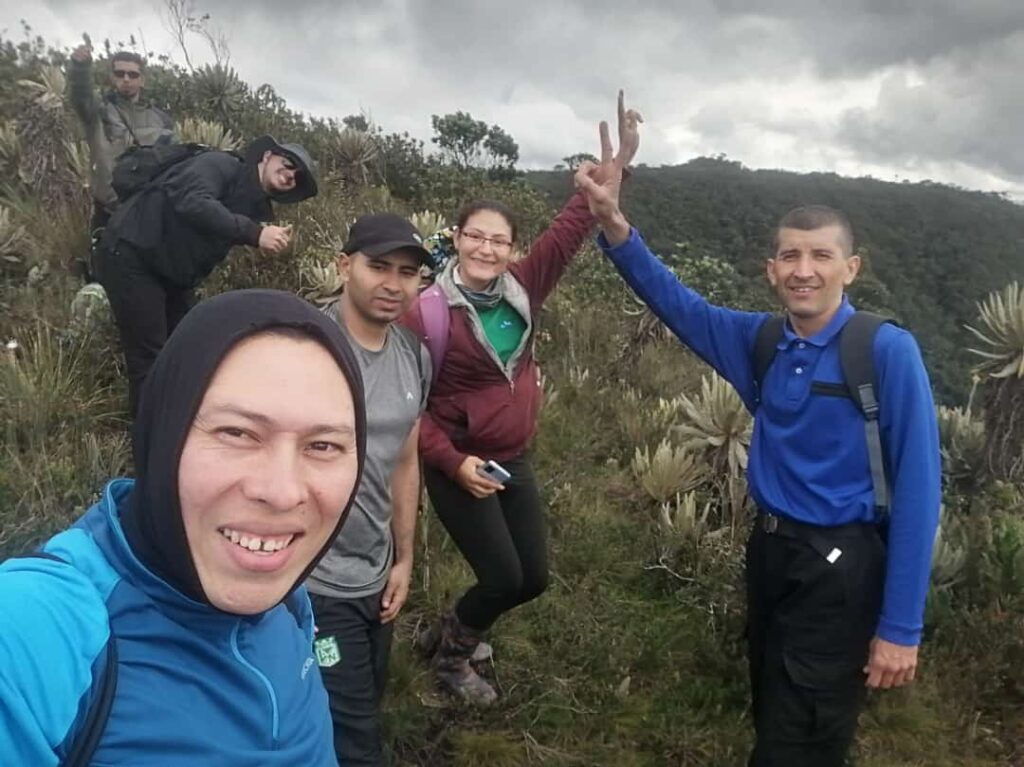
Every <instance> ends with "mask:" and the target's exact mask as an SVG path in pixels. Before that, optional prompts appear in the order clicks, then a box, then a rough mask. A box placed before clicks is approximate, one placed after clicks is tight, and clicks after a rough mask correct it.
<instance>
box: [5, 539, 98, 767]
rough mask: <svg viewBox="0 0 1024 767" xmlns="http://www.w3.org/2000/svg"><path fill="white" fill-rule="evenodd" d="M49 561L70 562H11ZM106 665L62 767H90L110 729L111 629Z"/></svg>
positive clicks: (42, 554) (44, 554)
mask: <svg viewBox="0 0 1024 767" xmlns="http://www.w3.org/2000/svg"><path fill="white" fill-rule="evenodd" d="M15 558H17V559H29V558H37V559H49V560H50V561H51V562H63V563H64V564H69V563H68V562H67V560H65V559H62V558H61V557H58V556H55V555H54V554H50V553H49V552H46V551H34V552H32V553H31V554H23V555H20V556H19V557H12V559H15ZM105 651H106V656H107V658H106V663H104V664H103V679H102V681H101V682H100V689H99V692H98V693H97V695H96V698H95V700H93V702H92V704H91V705H90V707H89V712H88V714H86V717H85V721H84V722H83V723H82V729H81V730H80V731H79V732H78V735H77V736H76V737H75V740H74V741H73V743H72V745H71V748H70V749H68V754H67V756H66V757H64V761H62V762H61V767H89V764H90V763H91V762H92V756H93V754H94V753H95V752H96V747H97V746H98V745H99V743H100V738H101V737H103V731H104V730H105V729H106V727H107V719H109V718H110V708H111V706H113V704H114V694H115V693H116V692H117V640H116V639H115V638H114V632H113V630H111V632H110V638H109V639H107V645H106V648H105Z"/></svg>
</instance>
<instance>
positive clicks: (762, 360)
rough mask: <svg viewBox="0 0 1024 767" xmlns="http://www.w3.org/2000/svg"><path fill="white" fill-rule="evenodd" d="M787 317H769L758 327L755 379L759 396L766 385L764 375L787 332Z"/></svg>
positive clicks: (755, 349)
mask: <svg viewBox="0 0 1024 767" xmlns="http://www.w3.org/2000/svg"><path fill="white" fill-rule="evenodd" d="M785 327H786V318H785V317H778V316H776V317H769V318H768V319H767V320H765V322H764V323H763V324H762V325H761V327H760V328H758V329H757V338H756V339H755V341H754V380H755V381H756V382H757V396H758V399H760V397H761V387H763V386H764V377H765V375H767V373H768V368H770V367H771V365H772V360H774V359H775V352H777V351H778V346H779V341H781V340H782V336H783V334H784V332H785Z"/></svg>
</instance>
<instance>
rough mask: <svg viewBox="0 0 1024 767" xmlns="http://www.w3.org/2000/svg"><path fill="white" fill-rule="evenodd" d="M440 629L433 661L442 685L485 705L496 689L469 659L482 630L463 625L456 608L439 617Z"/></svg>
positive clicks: (478, 642) (474, 702) (463, 696)
mask: <svg viewBox="0 0 1024 767" xmlns="http://www.w3.org/2000/svg"><path fill="white" fill-rule="evenodd" d="M440 633H441V638H440V641H439V642H438V648H437V653H436V654H435V655H434V661H433V664H434V668H435V669H436V670H437V678H438V680H439V681H440V682H441V686H442V687H444V688H445V689H446V690H448V691H449V692H450V693H452V694H453V695H455V696H456V697H459V698H462V699H463V700H464V701H466V702H467V703H472V704H473V705H475V706H487V705H490V704H491V703H493V702H494V701H495V700H497V699H498V693H496V692H495V691H494V688H493V687H491V685H489V684H488V683H487V681H486V680H485V679H484V678H483V677H481V676H480V675H479V674H477V673H476V671H475V670H474V669H473V667H472V666H471V665H470V663H469V661H470V658H471V657H472V656H473V653H474V651H475V650H476V648H477V646H478V645H479V644H480V639H481V637H482V635H483V632H481V631H476V630H474V629H471V628H469V626H465V625H463V624H462V623H461V622H460V621H459V619H458V618H457V617H455V612H454V611H449V612H446V613H445V614H444V616H443V617H442V618H441V632H440Z"/></svg>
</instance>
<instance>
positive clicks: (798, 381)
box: [598, 230, 941, 646]
mask: <svg viewBox="0 0 1024 767" xmlns="http://www.w3.org/2000/svg"><path fill="white" fill-rule="evenodd" d="M598 244H599V245H600V246H601V248H602V250H604V252H605V254H606V255H607V256H608V258H609V259H610V260H611V262H612V263H613V264H614V265H615V267H616V269H618V271H619V273H620V274H621V275H622V276H623V278H624V279H625V280H626V282H627V283H628V284H629V286H630V287H631V288H633V290H634V291H635V292H636V294H637V295H638V296H639V297H640V298H641V299H642V300H643V301H644V303H646V304H647V305H648V306H649V307H650V308H651V310H652V311H653V312H654V313H655V314H656V315H657V316H658V318H659V319H661V321H662V322H664V323H665V325H667V326H668V328H669V329H670V330H671V331H672V332H673V333H674V334H675V335H676V336H677V337H678V338H679V339H680V340H681V341H682V342H683V343H684V344H686V346H688V347H689V348H690V349H691V350H692V351H693V352H694V353H695V354H697V355H698V356H699V357H700V358H701V359H703V360H704V361H705V362H707V363H708V364H709V365H711V367H713V368H714V369H715V370H716V371H718V373H719V374H720V375H721V376H722V377H723V378H725V379H726V380H728V381H729V382H730V383H731V384H732V385H733V386H734V387H735V388H736V390H737V391H738V392H739V395H740V397H741V398H742V399H743V402H744V404H746V406H747V408H748V409H749V410H750V411H751V412H752V413H753V414H754V431H753V435H752V438H751V445H750V460H749V463H748V468H747V481H748V484H749V486H750V493H751V496H752V497H753V499H754V501H755V502H756V503H757V505H758V507H760V508H761V509H763V510H765V511H768V512H771V513H773V514H778V515H781V516H784V517H789V518H791V519H795V520H797V521H800V522H806V523H810V524H814V525H822V526H835V525H844V524H848V523H851V522H869V523H870V522H874V521H876V520H875V512H874V493H873V491H872V485H871V472H870V467H869V464H868V451H867V444H866V439H865V435H864V418H863V416H862V414H861V412H860V411H859V410H858V409H857V406H856V405H855V404H854V403H853V401H852V400H849V399H845V398H840V397H830V396H821V395H818V394H814V393H812V392H811V383H812V382H820V383H832V384H839V385H842V384H843V380H844V379H843V372H842V368H841V365H840V361H839V343H838V341H839V332H840V331H841V330H842V328H843V326H844V325H845V324H846V322H847V320H849V319H850V317H851V316H853V314H854V308H853V307H852V306H851V305H850V303H849V301H848V300H847V299H846V298H844V299H843V303H842V306H840V308H839V311H838V312H837V313H836V315H835V316H834V317H833V318H832V320H831V321H830V322H829V324H828V325H827V326H826V327H825V328H823V329H822V330H821V331H819V332H818V333H816V334H815V335H813V336H811V337H809V338H801V337H799V336H797V335H796V333H794V332H793V330H792V328H791V327H790V326H789V323H788V322H787V323H786V329H785V334H784V337H783V338H782V340H781V341H780V342H779V344H778V351H777V353H776V356H775V360H774V362H773V363H772V365H771V367H769V369H768V372H767V373H766V374H765V378H764V383H763V387H762V388H763V391H762V392H761V393H760V398H759V397H758V392H757V385H756V381H755V372H754V360H753V355H754V344H755V340H756V338H757V333H758V330H759V329H760V327H761V325H762V324H763V323H764V322H765V321H766V320H767V319H768V318H769V316H770V315H768V314H765V313H759V312H741V311H736V310H733V309H726V308H724V307H721V306H714V305H712V304H710V303H708V302H707V301H706V300H705V299H704V298H703V297H702V296H700V295H699V294H698V293H696V292H695V291H693V290H691V289H690V288H688V287H686V286H685V285H683V284H681V283H680V281H679V279H678V278H677V277H676V275H675V274H674V273H673V272H672V271H671V270H669V269H668V268H667V267H666V266H665V265H664V264H663V263H662V262H661V261H659V260H658V259H657V257H655V256H654V254H653V253H651V251H650V249H649V248H648V247H647V245H646V244H645V243H644V241H643V239H642V238H641V237H640V235H639V234H638V233H637V232H636V230H632V231H631V232H630V236H629V239H627V240H626V241H625V242H624V243H622V244H620V245H618V246H615V247H612V246H610V245H609V243H608V241H607V240H606V239H605V238H604V235H603V234H602V235H601V236H600V237H599V238H598ZM874 362H875V371H876V376H877V378H878V389H879V397H878V398H879V401H880V403H881V408H880V412H879V425H880V428H881V434H882V447H883V452H884V459H885V467H886V473H887V476H888V477H889V481H890V484H891V488H892V498H891V501H890V522H889V535H888V554H887V565H886V577H885V592H884V596H883V601H882V613H881V616H880V619H879V623H878V628H877V635H878V636H879V637H880V638H882V639H884V640H886V641H888V642H893V643H896V644H901V645H905V646H912V645H917V644H918V643H919V642H920V639H921V629H922V626H923V620H924V604H925V599H926V597H927V594H928V578H929V572H930V569H931V556H932V546H933V544H934V541H935V530H936V527H937V526H938V518H939V504H940V502H941V463H940V457H939V435H938V426H937V423H936V418H935V405H934V403H933V401H932V393H931V386H930V385H929V382H928V374H927V372H926V371H925V368H924V362H923V360H922V359H921V352H920V350H919V349H918V346H917V343H916V342H915V341H914V337H913V336H912V335H911V334H910V333H908V332H907V331H906V330H903V329H902V328H899V327H897V326H895V325H892V324H885V325H882V326H881V328H880V329H879V331H878V333H877V335H876V336H875V343H874Z"/></svg>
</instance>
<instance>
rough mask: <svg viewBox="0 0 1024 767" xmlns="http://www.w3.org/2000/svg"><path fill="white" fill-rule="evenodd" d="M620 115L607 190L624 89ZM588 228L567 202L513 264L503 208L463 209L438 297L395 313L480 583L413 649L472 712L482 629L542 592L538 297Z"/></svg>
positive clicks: (480, 695) (577, 204) (426, 446)
mask: <svg viewBox="0 0 1024 767" xmlns="http://www.w3.org/2000/svg"><path fill="white" fill-rule="evenodd" d="M618 111H619V126H618V129H619V152H618V155H616V156H613V154H612V147H611V140H610V138H609V136H608V126H607V124H605V123H602V124H601V145H602V147H601V148H602V162H601V166H600V169H599V171H598V174H599V175H598V179H599V181H600V182H601V183H603V184H605V185H608V186H611V187H613V188H614V190H615V191H616V192H617V190H618V186H619V183H620V181H621V177H622V169H623V168H624V167H625V166H626V165H627V164H628V163H629V162H630V160H632V158H633V155H634V154H635V153H636V149H637V146H638V144H639V132H638V125H637V124H638V122H640V116H639V115H638V114H637V113H636V112H634V111H633V110H628V111H627V110H626V109H625V107H624V105H623V96H622V93H621V92H620V93H619V106H618ZM592 226H593V218H592V216H591V214H590V211H589V209H588V207H587V201H586V199H585V198H584V197H583V196H582V195H580V194H577V195H575V196H573V197H572V198H571V199H570V200H569V201H568V202H567V203H566V205H565V207H564V208H563V209H562V210H561V212H560V213H559V214H558V215H557V216H556V217H555V219H554V221H552V223H551V226H549V227H548V229H547V230H546V231H545V232H544V233H543V234H541V235H540V236H539V237H538V238H537V239H536V240H534V242H533V243H532V244H531V245H530V248H529V250H528V251H527V253H526V255H525V257H524V258H522V259H516V258H514V257H513V254H514V252H515V249H516V242H517V240H516V236H517V234H518V230H517V224H516V216H515V214H514V212H513V211H512V210H510V209H509V208H508V207H507V206H505V205H504V204H502V203H500V202H494V201H489V200H479V201H476V202H471V203H469V204H467V205H466V206H464V207H463V208H462V210H461V211H460V212H459V214H458V217H457V220H456V226H455V228H454V235H453V242H454V250H455V257H453V258H451V259H450V260H449V261H448V263H447V264H446V265H445V267H444V269H443V271H442V272H441V273H440V275H439V276H438V278H437V280H436V288H434V289H433V296H434V297H435V298H431V297H428V296H427V295H422V296H421V298H420V301H419V302H418V303H417V305H416V306H415V307H414V308H413V309H412V310H411V311H410V313H409V315H407V318H406V322H407V324H408V325H409V326H410V327H411V328H412V329H413V330H414V331H415V332H416V333H417V334H418V335H419V336H420V338H422V339H424V341H425V343H426V345H427V346H428V348H429V349H430V350H431V357H432V361H433V363H434V366H435V368H437V370H436V371H435V375H434V384H433V386H432V389H431V392H430V397H429V400H428V404H427V410H426V412H425V413H424V414H423V417H422V420H421V424H420V454H421V457H422V459H423V464H424V480H425V483H426V487H427V492H428V494H429V496H430V501H431V505H432V506H433V507H434V509H435V510H436V511H437V514H438V516H439V517H440V519H441V522H442V524H443V525H444V526H445V528H446V529H447V530H448V533H449V534H450V535H451V537H452V540H454V541H455V545H456V546H457V547H458V548H459V551H460V552H461V553H462V555H463V556H464V557H465V558H466V560H467V561H468V563H469V565H470V567H472V569H473V572H474V574H475V575H476V579H477V582H476V583H475V584H474V585H473V586H471V587H470V588H469V590H468V591H466V592H465V593H464V594H463V595H462V597H461V598H460V599H459V600H458V601H457V603H456V604H455V606H454V607H453V608H452V609H451V610H448V611H446V612H445V613H444V615H443V616H442V618H441V621H440V623H439V625H438V626H436V627H435V628H434V629H432V630H431V631H430V632H428V633H427V634H426V635H425V636H424V637H422V638H421V642H420V645H421V648H422V649H423V650H424V651H426V652H428V653H429V652H432V653H433V665H434V667H435V669H436V671H437V674H438V678H439V681H440V682H441V684H442V686H443V687H445V688H446V689H447V690H449V691H450V692H452V693H453V694H455V695H456V696H458V697H460V698H463V699H464V700H467V701H469V702H471V703H474V704H478V705H487V704H489V703H491V702H493V701H494V700H495V699H496V698H497V693H496V692H495V690H494V688H493V687H491V685H490V684H489V683H488V682H487V681H486V680H484V679H483V678H482V677H480V676H479V675H478V674H477V673H476V672H475V671H474V669H473V667H472V666H471V665H470V661H471V659H473V657H474V653H476V657H477V658H480V657H486V655H487V653H488V648H487V646H486V645H484V644H482V639H483V637H484V634H485V633H486V631H487V630H488V629H489V628H490V627H491V625H492V624H493V623H494V622H495V621H496V620H497V619H498V617H499V616H501V615H502V614H503V613H505V612H507V611H509V610H511V609H512V608H514V607H516V606H518V605H520V604H523V603H525V602H528V601H530V600H531V599H534V598H536V597H537V596H539V595H540V594H541V593H542V592H543V591H544V589H545V588H546V586H547V581H548V564H547V540H546V538H547V536H546V531H545V521H544V511H543V506H542V502H541V498H540V493H539V491H538V486H537V480H536V478H535V476H534V473H533V469H532V467H531V464H530V459H529V457H528V455H527V445H528V443H529V441H530V439H531V438H532V436H533V434H534V432H535V431H536V426H537V416H538V413H539V410H540V404H541V386H540V370H539V368H538V366H537V362H536V360H535V359H534V356H533V344H534V335H535V332H536V323H537V319H538V316H539V314H540V309H541V306H542V304H543V302H544V300H545V299H546V298H547V296H548V295H549V294H550V293H551V291H552V290H553V289H554V288H555V286H556V285H557V283H558V280H559V279H560V278H561V276H562V274H563V273H564V272H565V270H566V268H567V267H568V265H569V263H570V261H571V260H572V259H573V257H574V256H575V255H576V253H577V252H578V251H579V249H580V247H581V246H582V244H583V241H584V240H585V239H586V237H587V235H588V234H589V233H590V231H591V228H592ZM438 295H440V298H436V297H437V296H438ZM439 313H441V314H440V315H439ZM495 464H497V466H495Z"/></svg>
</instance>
